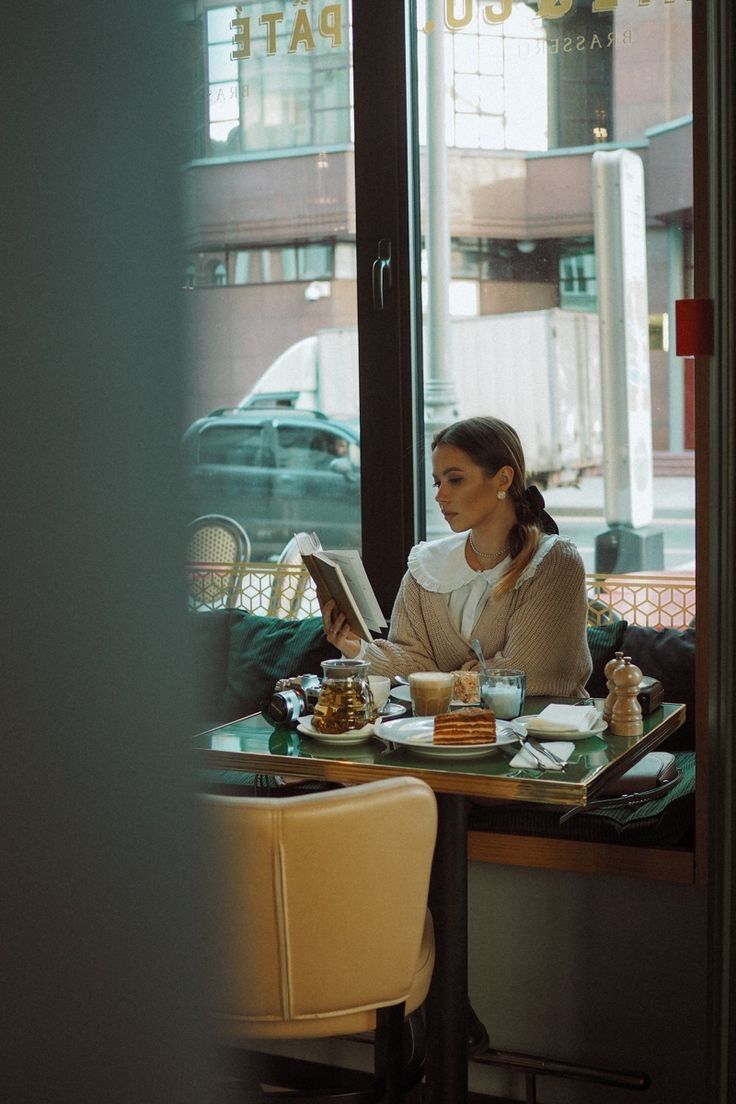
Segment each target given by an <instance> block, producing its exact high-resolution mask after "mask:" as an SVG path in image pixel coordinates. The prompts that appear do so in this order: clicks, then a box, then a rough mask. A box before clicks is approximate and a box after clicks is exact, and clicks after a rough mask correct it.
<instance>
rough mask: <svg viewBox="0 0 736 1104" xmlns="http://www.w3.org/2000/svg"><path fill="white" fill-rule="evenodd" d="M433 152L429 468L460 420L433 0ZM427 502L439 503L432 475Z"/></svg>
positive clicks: (429, 157)
mask: <svg viewBox="0 0 736 1104" xmlns="http://www.w3.org/2000/svg"><path fill="white" fill-rule="evenodd" d="M427 17H428V18H427V23H426V25H425V27H426V29H425V33H426V35H427V100H426V102H427V146H426V172H427V175H426V179H427V188H426V195H425V210H426V233H425V247H426V251H427V325H426V336H427V342H426V350H427V354H426V358H425V364H424V410H425V417H424V432H425V455H426V457H427V461H428V464H427V468H428V469H429V462H430V459H431V442H432V437H433V436H434V434H435V433H436V432H437V431H438V430H439V429H442V428H443V427H444V426H446V425H448V424H449V423H450V422H452V421H454V420H455V419H456V418H457V416H458V406H457V392H456V389H455V379H454V374H453V365H452V346H451V339H450V225H449V214H448V183H447V137H446V133H445V100H446V96H445V79H446V78H445V29H444V3H443V2H442V0H427ZM427 483H428V486H427V502H428V503H429V502H432V501H433V500H434V492H433V489H432V486H431V472H430V471H429V470H428V471H427Z"/></svg>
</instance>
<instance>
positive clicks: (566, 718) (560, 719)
mask: <svg viewBox="0 0 736 1104" xmlns="http://www.w3.org/2000/svg"><path fill="white" fill-rule="evenodd" d="M601 719H602V718H601V714H600V713H599V712H598V710H597V709H596V707H595V706H594V705H547V706H545V708H544V709H543V710H542V712H541V713H539V714H538V715H537V716H536V717H534V718H530V719H529V721H528V722H527V721H525V722H524V723H525V724H526V727H527V729H528V730H529V732H531V734H532V735H533V736H536V735H538V734H539V735H542V734H543V733H545V732H589V731H590V730H591V729H592V728H595V727H596V725H597V724H598V723H599V722H600V721H601Z"/></svg>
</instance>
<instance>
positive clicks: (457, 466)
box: [432, 445, 514, 533]
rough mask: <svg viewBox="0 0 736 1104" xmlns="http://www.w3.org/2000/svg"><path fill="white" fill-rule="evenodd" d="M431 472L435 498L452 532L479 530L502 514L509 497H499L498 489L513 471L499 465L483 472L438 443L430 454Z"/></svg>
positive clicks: (458, 452) (450, 447)
mask: <svg viewBox="0 0 736 1104" xmlns="http://www.w3.org/2000/svg"><path fill="white" fill-rule="evenodd" d="M432 475H433V479H434V485H435V488H436V490H437V493H436V495H435V499H436V501H437V505H438V506H439V508H440V510H441V511H442V514H443V516H444V518H445V521H447V522H448V524H449V526H450V528H451V529H452V530H453V532H455V533H462V532H464V531H465V530H466V529H480V528H482V527H483V526H484V525H485V524H487V523H488V522H490V521H492V520H493V519H494V518H496V517H497V516H498V515H499V512H500V513H502V514H504V515H505V514H506V513H507V511H508V510H509V509H512V510H513V507H511V506H510V499H509V498H506V499H503V500H502V499H499V498H498V491H500V490H506V491H508V489H509V487H510V486H511V480H512V479H513V475H514V470H513V468H511V467H510V466H507V467H503V468H499V470H498V471H497V472H496V474H495V475H487V474H486V472H485V471H484V470H483V468H481V467H479V466H478V465H477V464H476V463H474V461H473V460H471V459H470V457H469V456H468V454H467V452H464V451H463V450H462V449H459V448H456V447H455V446H454V445H438V446H437V448H436V449H435V450H434V452H433V453H432Z"/></svg>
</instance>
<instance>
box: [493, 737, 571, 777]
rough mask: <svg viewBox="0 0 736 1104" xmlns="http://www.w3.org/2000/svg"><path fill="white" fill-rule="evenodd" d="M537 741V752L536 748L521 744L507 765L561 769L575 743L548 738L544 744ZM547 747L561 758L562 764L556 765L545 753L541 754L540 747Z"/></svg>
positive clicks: (538, 768)
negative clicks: (538, 749)
mask: <svg viewBox="0 0 736 1104" xmlns="http://www.w3.org/2000/svg"><path fill="white" fill-rule="evenodd" d="M538 743H539V748H540V751H538V752H537V751H536V749H534V750H533V749H531V748H528V747H526V746H525V745H524V744H522V746H521V748H520V750H519V751H517V753H516V755H515V756H514V757H513V759H512V760H511V761H510V763H509V766H511V767H523V768H529V767H536V768H537V770H563V768H564V766H565V763H567V760H568V759H569V758H570V756H571V755H572V753H573V751H574V750H575V744H574V743H573V742H572V740H550V742H549V744H546V745H545V744H544V743H542V742H541V741H538ZM547 747H548V748H549V750H550V751H551V752H552V753H553V754H554V755H556V756H557V758H558V759H561V760H562V766H558V764H557V763H555V762H553V760H552V759H548V758H547V756H546V755H543V754H542V750H541V749H544V750H546V748H547ZM540 760H541V761H540ZM542 764H544V765H542Z"/></svg>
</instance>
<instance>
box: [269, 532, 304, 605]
mask: <svg viewBox="0 0 736 1104" xmlns="http://www.w3.org/2000/svg"><path fill="white" fill-rule="evenodd" d="M276 563H277V567H276V568H275V570H274V580H273V588H272V590H271V597H270V600H269V603H268V614H269V616H270V617H289V618H297V617H308V616H309V615H310V614H311V613H312V612H313V611H314V605H315V602H316V591H315V588H314V583H313V582H312V578H311V576H310V574H309V572H308V571H307V569H306V567H304V564H303V563H302V556H301V552H300V551H299V545H298V543H297V539H296V537H292V538H291V540H290V541H287V543H286V544H285V545H284V547H283V548H282V550H281V553H280V555H279V558H278V560H277V561H276ZM298 565H301V571H300V572H299V573H298V574H297V573H295V572H292V571H285V570H284V568H285V567H297V566H298ZM279 569H280V570H279Z"/></svg>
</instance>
